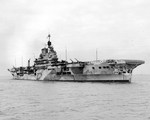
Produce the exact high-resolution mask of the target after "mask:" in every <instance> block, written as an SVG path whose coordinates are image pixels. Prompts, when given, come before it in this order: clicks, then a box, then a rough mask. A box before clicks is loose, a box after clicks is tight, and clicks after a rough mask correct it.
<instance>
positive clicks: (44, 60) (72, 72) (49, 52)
mask: <svg viewBox="0 0 150 120" xmlns="http://www.w3.org/2000/svg"><path fill="white" fill-rule="evenodd" d="M50 37H51V36H50V34H49V35H48V42H47V47H44V48H42V49H41V53H40V55H39V57H38V58H36V59H35V61H34V64H33V65H30V60H28V66H26V67H23V66H21V67H13V68H11V69H8V71H9V72H10V73H11V74H12V76H13V79H17V80H46V81H71V82H131V78H132V72H133V69H135V68H136V67H137V66H139V65H141V64H144V63H145V62H144V61H142V60H129V59H107V60H95V61H79V60H77V59H76V61H72V62H68V61H67V60H58V57H57V53H56V51H55V50H54V47H53V46H52V43H51V41H50Z"/></svg>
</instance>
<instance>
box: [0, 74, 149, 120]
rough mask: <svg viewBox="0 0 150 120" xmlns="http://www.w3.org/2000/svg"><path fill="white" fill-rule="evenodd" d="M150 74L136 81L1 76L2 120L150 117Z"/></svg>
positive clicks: (133, 119)
mask: <svg viewBox="0 0 150 120" xmlns="http://www.w3.org/2000/svg"><path fill="white" fill-rule="evenodd" d="M149 113H150V76H144V75H142V76H139V75H138V76H134V77H133V79H132V83H80V82H79V83H78V82H43V81H20V80H9V79H4V78H1V80H0V120H146V119H149V120H150V114H149Z"/></svg>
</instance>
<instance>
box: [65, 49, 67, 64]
mask: <svg viewBox="0 0 150 120" xmlns="http://www.w3.org/2000/svg"><path fill="white" fill-rule="evenodd" d="M65 57H66V61H67V48H66V49H65Z"/></svg>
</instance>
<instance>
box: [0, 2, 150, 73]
mask: <svg viewBox="0 0 150 120" xmlns="http://www.w3.org/2000/svg"><path fill="white" fill-rule="evenodd" d="M149 6H150V1H149V0H124V1H123V0H122V1H121V0H1V1H0V55H1V57H0V58H1V59H0V75H8V74H9V73H8V72H7V68H11V67H12V66H13V65H15V60H16V65H17V66H20V65H21V64H22V60H23V65H27V60H28V59H29V58H31V60H32V61H33V59H34V57H38V56H39V54H40V50H41V48H42V47H44V46H45V43H46V42H47V35H48V33H51V36H52V37H51V41H52V44H53V46H54V48H55V50H56V51H57V54H58V57H59V58H61V59H65V48H67V51H68V60H69V59H70V58H71V59H74V58H77V59H79V60H85V61H88V60H95V56H96V55H95V54H96V49H97V50H98V58H99V59H110V58H113V59H140V60H145V62H146V63H145V65H142V66H140V67H138V68H136V69H135V70H134V73H135V74H149V69H150V7H149Z"/></svg>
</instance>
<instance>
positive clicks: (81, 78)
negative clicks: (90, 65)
mask: <svg viewBox="0 0 150 120" xmlns="http://www.w3.org/2000/svg"><path fill="white" fill-rule="evenodd" d="M131 77H132V76H131V75H116V74H107V75H105V74H101V75H99V74H97V75H83V74H81V75H55V74H48V75H43V76H41V77H40V78H38V77H37V76H34V75H24V76H22V77H20V76H16V77H15V76H14V78H13V79H17V80H37V81H62V82H131Z"/></svg>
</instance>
